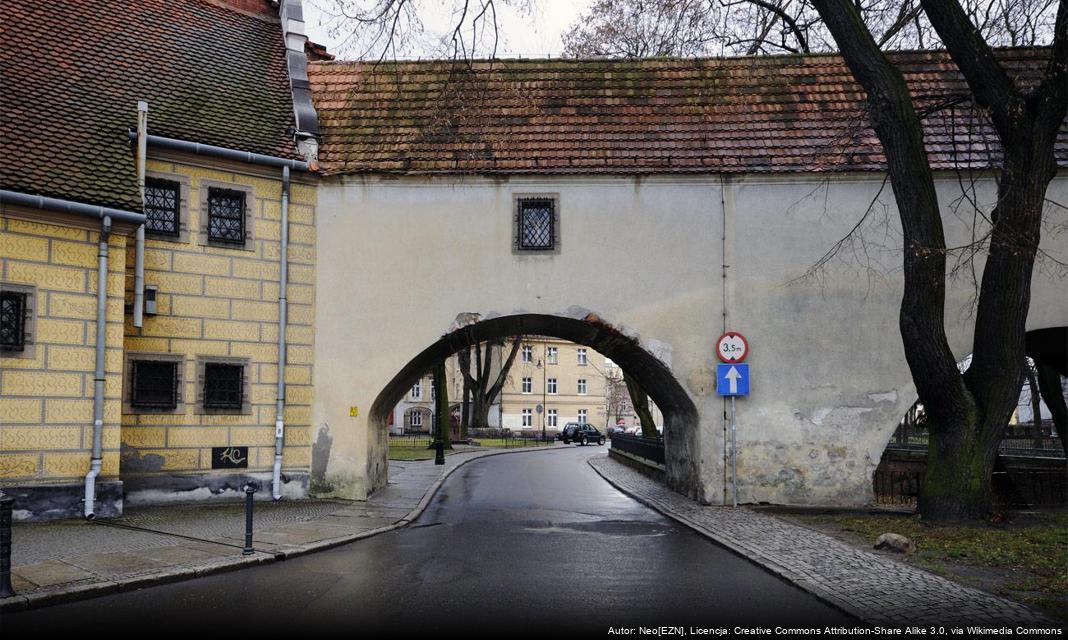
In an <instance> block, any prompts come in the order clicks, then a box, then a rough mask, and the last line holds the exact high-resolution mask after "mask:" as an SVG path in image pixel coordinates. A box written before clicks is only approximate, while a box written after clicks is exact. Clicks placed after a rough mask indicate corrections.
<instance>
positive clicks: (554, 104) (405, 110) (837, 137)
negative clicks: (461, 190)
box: [308, 49, 1068, 173]
mask: <svg viewBox="0 0 1068 640" xmlns="http://www.w3.org/2000/svg"><path fill="white" fill-rule="evenodd" d="M999 55H1000V56H1001V57H1002V59H1003V61H1004V64H1005V65H1006V67H1007V68H1008V69H1009V70H1010V72H1011V73H1012V74H1014V75H1016V76H1018V77H1020V78H1021V79H1022V80H1023V81H1024V82H1027V81H1031V82H1034V80H1035V78H1036V77H1037V76H1038V75H1039V74H1040V73H1041V72H1042V70H1043V68H1044V60H1045V59H1046V58H1047V57H1048V51H1046V50H1034V49H1014V50H1004V51H1002V52H1000V53H999ZM893 59H894V61H895V64H897V65H898V66H899V67H900V68H901V69H902V70H903V71H904V72H905V75H906V78H907V81H908V83H909V85H910V87H911V89H912V91H913V95H914V98H915V101H916V103H917V105H918V107H919V108H920V109H922V110H929V109H933V108H935V107H936V106H938V105H945V104H946V103H947V102H949V103H951V104H954V101H955V100H959V99H960V98H962V97H965V96H966V95H967V89H966V86H965V84H964V81H963V79H962V77H961V76H960V74H959V72H958V71H957V69H956V67H955V66H954V65H953V64H952V62H951V61H950V60H949V58H948V56H946V55H945V54H944V53H937V52H907V53H898V54H894V55H893ZM308 75H309V76H310V78H311V82H312V88H313V92H314V96H315V103H316V107H317V109H318V111H319V118H320V122H321V123H322V131H323V146H322V147H321V150H320V154H319V159H320V161H321V163H322V166H323V168H324V170H325V171H326V172H327V173H357V172H402V173H457V172H475V173H678V172H713V171H715V172H720V171H729V172H742V171H746V172H749V171H759V172H789V171H843V170H876V169H881V168H882V167H883V166H884V162H885V159H884V157H883V155H882V148H881V145H880V144H879V141H878V139H877V138H876V136H875V134H874V132H873V131H872V130H871V129H870V128H869V127H868V125H867V120H866V117H865V113H864V102H865V101H864V96H863V94H862V92H861V90H860V87H859V86H858V85H857V84H856V83H855V82H854V81H853V79H852V77H851V76H850V75H849V72H848V69H847V68H846V67H845V65H844V63H843V62H842V60H841V58H839V57H838V56H836V55H819V56H808V57H799V56H779V57H751V58H727V59H679V60H636V61H635V60H619V61H595V60H506V61H496V62H478V63H475V64H474V65H473V66H472V71H468V70H467V67H465V66H463V65H462V64H460V65H453V64H451V63H448V62H394V63H382V64H379V65H378V66H375V65H373V64H371V63H358V62H314V63H312V64H311V67H310V69H309V72H308ZM976 120H977V116H976V115H975V113H974V110H973V109H971V108H970V106H969V104H968V103H966V102H965V103H961V104H954V106H950V107H944V108H942V109H940V110H937V111H935V112H934V113H931V114H929V115H927V117H926V119H925V125H926V136H925V139H926V141H927V145H928V150H929V152H930V154H931V158H932V162H933V163H934V165H935V166H936V167H937V168H950V167H952V166H953V165H954V163H955V162H964V163H971V164H972V166H989V165H990V164H991V163H992V162H996V161H997V157H996V156H997V153H996V152H994V153H993V154H992V153H991V151H992V149H991V147H992V146H994V147H996V143H995V142H994V137H993V134H992V131H991V130H990V128H989V126H988V125H987V123H986V122H985V121H982V120H981V119H979V121H978V123H977V122H976ZM976 124H978V126H973V125H976ZM1062 132H1063V135H1062V136H1061V142H1060V144H1059V146H1058V154H1059V157H1060V160H1061V162H1062V163H1064V164H1068V126H1066V128H1065V129H1062Z"/></svg>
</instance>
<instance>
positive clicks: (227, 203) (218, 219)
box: [208, 188, 245, 244]
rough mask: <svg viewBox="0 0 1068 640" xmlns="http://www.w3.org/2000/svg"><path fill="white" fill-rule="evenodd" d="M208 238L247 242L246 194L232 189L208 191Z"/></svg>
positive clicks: (230, 242)
mask: <svg viewBox="0 0 1068 640" xmlns="http://www.w3.org/2000/svg"><path fill="white" fill-rule="evenodd" d="M208 239H209V240H212V241H214V242H224V243H226V244H244V243H245V194H244V192H242V191H234V190H232V189H214V188H212V189H210V190H209V191H208Z"/></svg>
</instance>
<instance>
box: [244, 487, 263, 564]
mask: <svg viewBox="0 0 1068 640" xmlns="http://www.w3.org/2000/svg"><path fill="white" fill-rule="evenodd" d="M257 489H259V487H258V486H256V483H255V482H250V483H248V484H246V485H245V548H244V549H242V550H241V555H243V556H250V555H252V554H253V553H256V550H255V549H253V548H252V496H254V495H256V490H257Z"/></svg>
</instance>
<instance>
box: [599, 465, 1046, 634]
mask: <svg viewBox="0 0 1068 640" xmlns="http://www.w3.org/2000/svg"><path fill="white" fill-rule="evenodd" d="M587 462H588V463H589V465H590V466H591V467H593V469H594V470H595V471H597V473H599V474H600V475H601V476H602V477H603V478H604V479H605V480H607V481H608V482H610V483H611V484H612V485H614V486H616V487H617V488H618V489H620V490H621V491H623V492H624V493H626V494H628V495H630V496H631V497H633V498H635V499H636V500H638V501H639V502H641V503H643V504H645V505H647V506H649V507H651V508H653V509H656V510H657V511H659V512H660V513H663V514H664V515H666V516H668V517H670V518H673V519H675V520H677V521H679V522H681V523H683V524H685V525H687V526H689V527H690V528H692V529H694V530H696V531H697V532H699V533H701V534H703V535H705V536H707V537H708V538H711V539H712V540H714V541H715V542H717V543H719V544H721V545H723V546H725V547H727V548H728V549H730V550H732V551H734V552H735V553H737V554H739V555H741V556H743V557H745V558H747V559H749V560H750V561H752V562H754V563H756V564H758V565H760V566H761V567H763V568H765V569H767V570H768V571H771V572H772V573H774V574H776V575H778V576H780V577H782V578H784V579H785V580H787V581H788V582H792V583H794V584H796V585H797V586H799V587H801V588H802V589H804V590H806V591H808V592H810V593H812V594H813V595H815V596H816V597H818V598H820V599H822V600H824V601H826V602H828V603H830V604H832V605H834V606H836V607H838V608H840V609H842V610H843V611H845V612H847V613H849V614H851V615H854V616H856V617H858V618H860V619H861V620H863V621H865V622H867V623H869V624H872V625H876V626H894V627H903V626H911V625H916V626H921V627H930V626H936V627H937V626H948V625H958V626H961V627H964V626H969V625H975V626H983V627H1002V626H1010V627H1011V626H1016V625H1023V626H1028V627H1057V628H1059V627H1060V624H1058V623H1057V622H1055V621H1053V620H1051V619H1049V618H1047V617H1046V616H1044V615H1042V614H1040V613H1038V612H1036V611H1033V610H1031V609H1028V608H1027V607H1025V606H1023V605H1020V604H1017V603H1015V602H1011V601H1009V600H1006V599H1004V598H999V597H998V596H995V595H993V594H990V593H987V592H985V591H981V590H979V589H975V588H972V587H968V586H965V585H962V584H959V583H956V582H953V581H951V580H947V579H945V578H942V577H940V576H936V575H934V574H932V573H928V572H926V571H923V570H921V569H917V568H915V567H912V566H909V565H907V564H904V563H901V562H895V561H894V560H891V559H889V558H884V557H882V556H879V555H877V554H875V553H869V552H866V551H861V550H859V549H854V548H853V547H850V546H848V545H846V544H845V543H843V542H840V541H838V540H835V539H834V538H832V537H830V536H827V535H825V534H823V533H820V532H817V531H813V530H812V529H808V528H805V527H801V526H798V525H794V524H791V523H789V522H785V521H782V520H779V519H778V518H773V517H771V516H768V515H764V514H761V513H757V512H755V511H752V510H750V509H746V508H744V507H742V508H737V509H734V508H730V507H713V506H703V505H700V504H698V503H696V502H694V501H692V500H690V499H689V498H686V497H684V496H682V495H680V494H678V493H675V492H674V491H671V490H670V489H668V488H667V487H666V486H664V485H663V484H660V483H659V482H657V481H655V480H652V479H651V478H649V477H647V476H644V475H642V474H641V473H639V472H638V471H636V470H634V469H632V468H630V467H628V466H626V465H624V464H622V463H620V462H617V461H615V460H612V459H610V458H609V457H608V456H607V455H605V456H596V457H593V458H590V459H589V460H588V461H587Z"/></svg>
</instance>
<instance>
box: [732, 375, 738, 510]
mask: <svg viewBox="0 0 1068 640" xmlns="http://www.w3.org/2000/svg"><path fill="white" fill-rule="evenodd" d="M734 416H735V414H734V396H731V490H732V491H733V493H734V506H735V507H737V506H738V424H737V422H736V420H735V417H734Z"/></svg>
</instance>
